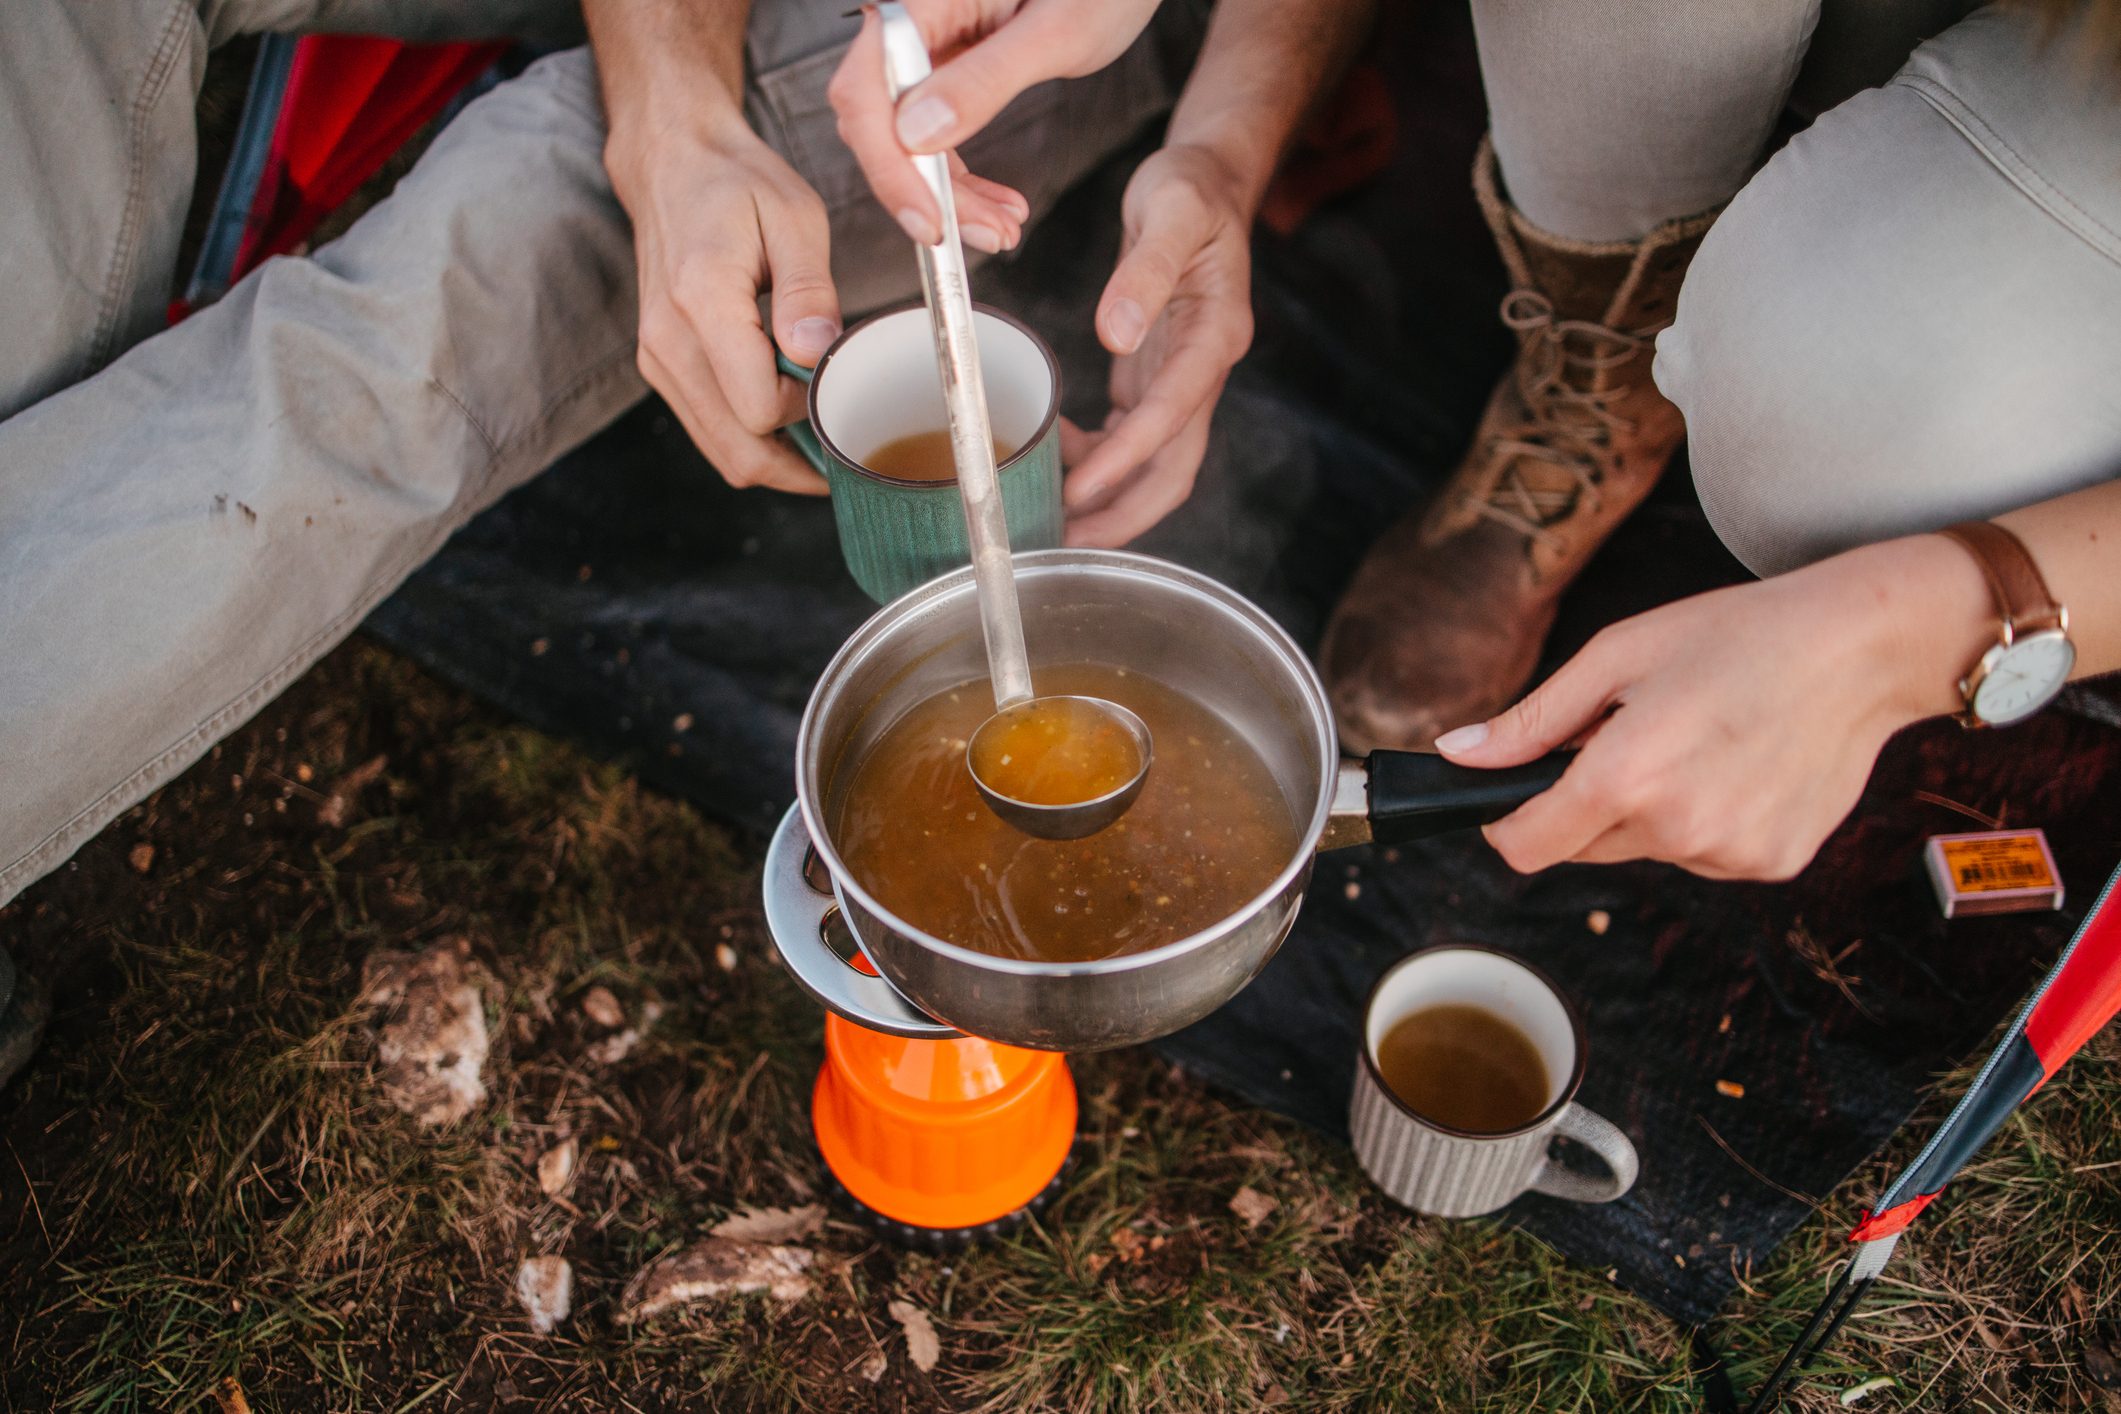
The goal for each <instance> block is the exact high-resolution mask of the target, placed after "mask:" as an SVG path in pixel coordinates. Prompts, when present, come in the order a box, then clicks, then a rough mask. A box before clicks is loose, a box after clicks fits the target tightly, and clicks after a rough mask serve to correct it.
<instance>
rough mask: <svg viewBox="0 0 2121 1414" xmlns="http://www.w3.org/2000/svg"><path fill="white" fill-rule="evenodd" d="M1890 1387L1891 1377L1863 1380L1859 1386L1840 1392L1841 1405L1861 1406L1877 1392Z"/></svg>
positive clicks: (1882, 1376) (1891, 1385) (1883, 1376)
mask: <svg viewBox="0 0 2121 1414" xmlns="http://www.w3.org/2000/svg"><path fill="white" fill-rule="evenodd" d="M1892 1387H1893V1377H1892V1376H1891V1375H1880V1376H1878V1378H1876V1379H1874V1380H1865V1381H1864V1382H1863V1383H1862V1384H1860V1385H1850V1386H1849V1387H1848V1388H1847V1389H1845V1390H1843V1391H1841V1402H1842V1404H1843V1405H1850V1404H1861V1403H1862V1402H1863V1401H1864V1400H1866V1399H1869V1398H1870V1397H1871V1396H1872V1395H1874V1394H1876V1393H1877V1392H1878V1391H1879V1390H1882V1389H1891V1388H1892Z"/></svg>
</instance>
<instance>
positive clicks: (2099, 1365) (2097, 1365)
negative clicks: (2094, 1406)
mask: <svg viewBox="0 0 2121 1414" xmlns="http://www.w3.org/2000/svg"><path fill="white" fill-rule="evenodd" d="M2084 1373H2085V1374H2087V1375H2090V1376H2091V1378H2092V1383H2093V1384H2095V1385H2097V1386H2098V1387H2099V1388H2101V1389H2107V1390H2121V1359H2116V1358H2115V1356H2114V1352H2113V1351H2112V1350H2111V1349H2109V1348H2108V1347H2107V1346H2104V1345H2101V1344H2100V1343H2099V1342H2098V1341H2086V1342H2085V1343H2084Z"/></svg>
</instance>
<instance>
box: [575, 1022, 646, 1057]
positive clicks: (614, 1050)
mask: <svg viewBox="0 0 2121 1414" xmlns="http://www.w3.org/2000/svg"><path fill="white" fill-rule="evenodd" d="M640 1044H641V1033H640V1032H638V1031H636V1030H634V1029H633V1028H632V1027H631V1026H629V1027H627V1028H626V1029H625V1030H624V1031H614V1032H612V1033H611V1034H610V1035H609V1036H606V1037H605V1038H604V1039H603V1040H601V1041H592V1042H590V1043H589V1049H588V1050H587V1051H586V1052H584V1054H585V1055H587V1056H588V1057H589V1059H590V1060H591V1062H593V1063H594V1064H597V1065H617V1064H618V1063H619V1062H620V1061H622V1060H624V1059H626V1057H628V1056H630V1055H632V1054H633V1048H634V1047H635V1046H638V1045H640Z"/></svg>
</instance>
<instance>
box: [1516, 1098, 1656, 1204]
mask: <svg viewBox="0 0 2121 1414" xmlns="http://www.w3.org/2000/svg"><path fill="white" fill-rule="evenodd" d="M1554 1137H1556V1138H1559V1139H1573V1140H1575V1141H1576V1142H1577V1143H1579V1144H1581V1145H1583V1147H1584V1148H1586V1149H1589V1150H1590V1151H1591V1152H1592V1153H1594V1154H1596V1155H1597V1156H1598V1157H1599V1158H1600V1159H1601V1160H1603V1161H1604V1163H1605V1166H1606V1167H1607V1168H1608V1169H1610V1170H1611V1172H1610V1173H1609V1174H1607V1175H1606V1176H1605V1177H1604V1178H1597V1177H1594V1176H1592V1175H1590V1174H1583V1173H1577V1172H1576V1171H1575V1170H1573V1169H1567V1168H1563V1167H1562V1166H1561V1165H1560V1164H1557V1163H1555V1162H1554V1158H1553V1156H1552V1155H1551V1154H1550V1155H1548V1156H1547V1158H1546V1160H1545V1161H1544V1162H1542V1163H1541V1164H1540V1166H1539V1171H1538V1172H1537V1173H1534V1174H1533V1175H1532V1185H1531V1186H1532V1191H1533V1192H1534V1193H1544V1194H1546V1195H1548V1196H1549V1197H1552V1198H1564V1199H1567V1200H1568V1201H1569V1202H1571V1203H1610V1202H1612V1201H1613V1200H1614V1199H1615V1198H1618V1197H1621V1196H1622V1195H1623V1194H1625V1193H1626V1192H1627V1191H1628V1190H1629V1189H1630V1188H1633V1187H1634V1186H1635V1175H1636V1174H1637V1173H1638V1172H1640V1171H1641V1168H1642V1162H1641V1160H1640V1159H1638V1158H1636V1156H1635V1146H1634V1145H1633V1144H1632V1143H1630V1142H1628V1137H1627V1135H1625V1134H1622V1133H1621V1132H1620V1130H1619V1128H1618V1127H1617V1126H1616V1125H1614V1124H1613V1122H1612V1121H1611V1120H1609V1119H1606V1118H1605V1117H1604V1116H1603V1115H1598V1114H1593V1113H1592V1112H1591V1111H1589V1110H1587V1109H1585V1108H1584V1107H1583V1106H1582V1105H1579V1104H1577V1103H1576V1102H1575V1101H1574V1100H1571V1101H1570V1102H1569V1107H1568V1108H1567V1109H1565V1110H1563V1111H1562V1112H1561V1118H1560V1119H1559V1120H1557V1121H1556V1122H1555V1124H1554Z"/></svg>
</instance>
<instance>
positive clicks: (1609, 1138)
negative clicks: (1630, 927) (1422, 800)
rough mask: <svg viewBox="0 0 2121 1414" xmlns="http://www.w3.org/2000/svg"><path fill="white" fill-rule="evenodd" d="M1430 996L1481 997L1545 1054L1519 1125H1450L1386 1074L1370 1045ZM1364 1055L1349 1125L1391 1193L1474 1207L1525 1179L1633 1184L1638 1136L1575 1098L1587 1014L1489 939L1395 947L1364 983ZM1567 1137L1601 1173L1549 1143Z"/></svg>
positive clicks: (1430, 1206) (1519, 1187)
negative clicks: (1543, 1097)
mask: <svg viewBox="0 0 2121 1414" xmlns="http://www.w3.org/2000/svg"><path fill="white" fill-rule="evenodd" d="M1436 1006H1471V1007H1478V1008H1480V1009H1481V1010H1483V1011H1486V1012H1488V1013H1490V1014H1492V1015H1494V1016H1497V1017H1500V1018H1501V1019H1502V1020H1504V1021H1507V1022H1509V1023H1510V1024H1511V1025H1512V1026H1514V1027H1516V1028H1517V1029H1518V1030H1519V1031H1521V1032H1523V1033H1524V1036H1525V1038H1526V1039H1527V1040H1529V1041H1530V1042H1531V1043H1532V1045H1533V1047H1534V1048H1535V1049H1536V1050H1537V1051H1538V1052H1539V1056H1540V1059H1541V1060H1542V1061H1543V1062H1545V1065H1546V1071H1547V1104H1546V1108H1544V1109H1542V1110H1541V1111H1540V1112H1539V1113H1538V1114H1537V1115H1536V1116H1534V1117H1533V1118H1532V1119H1530V1120H1528V1121H1527V1122H1525V1123H1524V1124H1521V1125H1519V1126H1518V1127H1516V1128H1515V1129H1509V1130H1503V1131H1500V1132H1497V1133H1493V1134H1484V1133H1475V1132H1472V1131H1468V1130H1462V1129H1453V1128H1452V1127H1451V1126H1449V1125H1446V1124H1439V1123H1437V1122H1436V1121H1435V1120H1432V1119H1429V1118H1427V1117H1426V1116H1424V1115H1422V1114H1419V1113H1417V1112H1416V1111H1415V1110H1413V1109H1412V1108H1411V1107H1409V1106H1408V1105H1407V1104H1406V1103H1405V1102H1404V1101H1403V1100H1401V1099H1400V1098H1399V1097H1398V1096H1397V1095H1395V1094H1393V1093H1392V1090H1391V1087H1389V1086H1387V1085H1386V1084H1385V1082H1384V1076H1383V1073H1382V1072H1381V1071H1380V1070H1379V1068H1378V1048H1379V1047H1380V1046H1381V1045H1382V1044H1383V1042H1384V1039H1385V1037H1386V1036H1387V1035H1388V1034H1390V1032H1391V1030H1392V1028H1393V1026H1394V1025H1396V1024H1397V1023H1398V1022H1399V1021H1400V1020H1401V1019H1403V1018H1405V1017H1408V1016H1411V1015H1413V1014H1414V1013H1415V1012H1418V1011H1424V1010H1427V1009H1428V1008H1430V1007H1436ZM1362 1039H1363V1052H1362V1064H1361V1065H1359V1066H1357V1067H1356V1070H1355V1094H1354V1098H1353V1099H1352V1100H1351V1101H1350V1103H1349V1106H1348V1128H1349V1131H1350V1132H1351V1134H1352V1135H1353V1138H1354V1144H1355V1157H1356V1158H1357V1160H1359V1161H1360V1162H1361V1164H1362V1167H1363V1171H1364V1172H1365V1173H1367V1174H1369V1175H1370V1178H1371V1180H1372V1181H1373V1182H1375V1183H1376V1184H1377V1186H1378V1187H1379V1188H1381V1189H1383V1190H1384V1192H1385V1193H1386V1195H1387V1196H1389V1197H1391V1198H1393V1199H1396V1200H1397V1201H1399V1202H1400V1203H1403V1204H1405V1205H1406V1206H1407V1207H1409V1208H1412V1209H1414V1210H1415V1211H1416V1212H1419V1213H1429V1214H1433V1215H1434V1216H1436V1217H1443V1218H1470V1217H1477V1216H1478V1215H1480V1214H1482V1213H1492V1212H1494V1211H1495V1210H1496V1209H1497V1208H1500V1207H1502V1206H1503V1205H1505V1204H1506V1203H1508V1202H1510V1200H1512V1199H1513V1198H1516V1197H1517V1196H1518V1195H1519V1194H1521V1193H1525V1192H1527V1191H1530V1192H1534V1193H1545V1194H1547V1195H1549V1196H1551V1197H1555V1198H1565V1199H1567V1200H1569V1201H1571V1202H1576V1203H1610V1202H1612V1201H1613V1200H1614V1199H1615V1198H1618V1197H1620V1196H1621V1195H1622V1194H1624V1193H1626V1192H1627V1191H1628V1189H1630V1188H1632V1187H1634V1185H1635V1175H1636V1173H1637V1171H1638V1170H1639V1169H1640V1167H1641V1165H1640V1162H1639V1161H1638V1160H1637V1159H1636V1157H1635V1146H1634V1145H1633V1144H1631V1143H1629V1142H1628V1137H1627V1135H1625V1134H1622V1133H1621V1132H1620V1130H1619V1129H1617V1128H1615V1127H1614V1126H1613V1124H1612V1123H1610V1122H1609V1121H1607V1120H1605V1119H1603V1118H1601V1117H1599V1116H1598V1115H1595V1114H1593V1113H1592V1112H1591V1111H1589V1110H1587V1109H1585V1108H1584V1107H1583V1106H1582V1105H1579V1104H1577V1103H1576V1089H1577V1087H1578V1086H1579V1085H1580V1084H1582V1082H1583V1066H1584V1045H1583V1024H1582V1023H1581V1022H1580V1021H1579V1020H1578V1019H1577V1016H1576V1012H1575V1009H1574V1008H1573V1007H1571V1006H1570V1005H1569V1004H1568V1002H1567V1001H1565V1000H1564V999H1563V998H1562V995H1561V993H1560V992H1559V991H1557V990H1555V987H1554V984H1553V983H1552V982H1550V981H1548V980H1547V978H1546V976H1545V975H1544V974H1542V973H1541V972H1539V970H1538V969H1536V968H1534V967H1531V966H1529V965H1528V964H1526V963H1523V962H1520V961H1518V960H1517V959H1516V958H1513V957H1510V956H1509V955H1507V954H1505V953H1500V952H1497V951H1495V950H1494V949H1492V948H1483V947H1475V946H1472V945H1469V944H1451V945H1447V946H1444V947H1436V948H1428V949H1425V950H1423V951H1421V952H1418V953H1414V954H1413V955H1411V956H1409V957H1405V958H1402V959H1400V961H1399V962H1397V963H1395V964H1394V965H1393V966H1392V967H1391V969H1390V970H1388V971H1387V972H1386V973H1385V975H1384V976H1382V977H1380V978H1378V979H1377V985H1376V986H1375V987H1373V988H1371V989H1370V1000H1369V1003H1368V1004H1367V1005H1366V1006H1365V1007H1364V1009H1363V1038H1362ZM1557 1138H1567V1139H1574V1140H1575V1141H1576V1142H1577V1143H1579V1144H1582V1145H1583V1146H1584V1147H1585V1148H1587V1149H1589V1150H1590V1151H1591V1152H1592V1153H1594V1154H1596V1155H1597V1156H1598V1157H1599V1159H1600V1160H1602V1161H1603V1162H1604V1164H1605V1166H1606V1168H1607V1169H1608V1170H1609V1171H1610V1172H1609V1176H1607V1177H1604V1178H1599V1177H1594V1176H1591V1175H1586V1174H1581V1173H1577V1172H1575V1171H1573V1170H1571V1169H1568V1168H1564V1167H1563V1166H1561V1165H1560V1164H1558V1163H1556V1162H1554V1160H1553V1159H1552V1158H1551V1156H1550V1155H1549V1153H1548V1150H1549V1148H1550V1147H1551V1145H1552V1144H1553V1141H1554V1140H1556V1139H1557Z"/></svg>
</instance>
